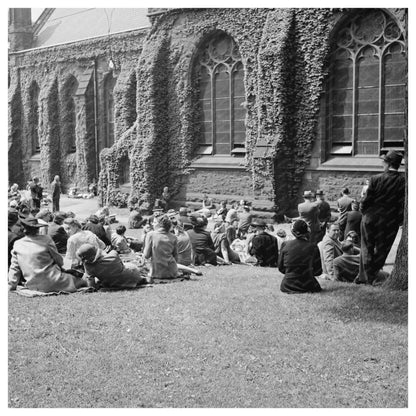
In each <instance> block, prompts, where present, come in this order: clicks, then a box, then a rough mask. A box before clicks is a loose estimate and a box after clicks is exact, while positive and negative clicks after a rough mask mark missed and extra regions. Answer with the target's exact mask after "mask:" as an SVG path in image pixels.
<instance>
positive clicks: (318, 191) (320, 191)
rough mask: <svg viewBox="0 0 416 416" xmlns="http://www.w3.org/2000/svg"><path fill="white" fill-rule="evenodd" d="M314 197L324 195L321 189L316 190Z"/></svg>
mask: <svg viewBox="0 0 416 416" xmlns="http://www.w3.org/2000/svg"><path fill="white" fill-rule="evenodd" d="M315 195H325V194H324V191H323V190H322V189H318V190H317V191H316V193H315Z"/></svg>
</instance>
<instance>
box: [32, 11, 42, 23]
mask: <svg viewBox="0 0 416 416" xmlns="http://www.w3.org/2000/svg"><path fill="white" fill-rule="evenodd" d="M43 10H44V9H32V22H36V19H37V18H38V17H39V16H40V14H41V13H42V11H43Z"/></svg>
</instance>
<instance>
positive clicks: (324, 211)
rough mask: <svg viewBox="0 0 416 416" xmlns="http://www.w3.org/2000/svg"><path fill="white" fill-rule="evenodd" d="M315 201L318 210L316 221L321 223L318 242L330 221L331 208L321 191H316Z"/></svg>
mask: <svg viewBox="0 0 416 416" xmlns="http://www.w3.org/2000/svg"><path fill="white" fill-rule="evenodd" d="M316 200H317V203H318V208H319V214H318V219H319V222H320V223H321V233H320V236H319V240H318V241H321V240H322V238H323V237H324V235H325V232H326V225H327V224H328V222H329V221H331V207H330V205H329V204H328V202H327V201H325V194H324V191H323V190H322V189H318V190H317V191H316Z"/></svg>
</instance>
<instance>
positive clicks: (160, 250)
mask: <svg viewBox="0 0 416 416" xmlns="http://www.w3.org/2000/svg"><path fill="white" fill-rule="evenodd" d="M171 227H172V222H171V220H170V219H169V217H168V216H167V215H159V216H157V217H155V220H154V230H153V231H150V232H148V233H147V234H146V239H145V243H144V249H143V255H144V258H145V259H151V263H150V276H151V277H152V278H158V279H169V278H175V277H177V276H178V266H177V260H178V239H177V238H176V237H175V236H174V235H173V234H172V233H171V232H170V229H171Z"/></svg>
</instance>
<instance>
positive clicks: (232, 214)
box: [225, 202, 239, 224]
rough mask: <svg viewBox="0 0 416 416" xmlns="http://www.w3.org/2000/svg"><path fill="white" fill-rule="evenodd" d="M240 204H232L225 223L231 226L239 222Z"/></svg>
mask: <svg viewBox="0 0 416 416" xmlns="http://www.w3.org/2000/svg"><path fill="white" fill-rule="evenodd" d="M238 207H239V205H238V202H234V203H233V204H231V208H230V209H229V210H228V212H227V215H226V216H225V222H226V223H227V224H231V223H232V222H233V221H234V220H237V221H238Z"/></svg>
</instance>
